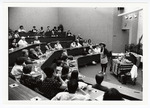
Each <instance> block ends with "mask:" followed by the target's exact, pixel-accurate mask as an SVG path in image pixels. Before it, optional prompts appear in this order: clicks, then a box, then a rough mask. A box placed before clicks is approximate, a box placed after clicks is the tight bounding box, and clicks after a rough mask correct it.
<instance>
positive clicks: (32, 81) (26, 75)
mask: <svg viewBox="0 0 150 108" xmlns="http://www.w3.org/2000/svg"><path fill="white" fill-rule="evenodd" d="M31 72H32V66H31V65H26V66H25V67H24V68H23V74H22V76H21V79H20V83H21V84H23V85H25V86H27V87H29V88H30V89H32V90H35V89H36V88H38V87H39V86H40V85H41V82H42V80H43V79H44V76H43V75H42V77H33V76H32V74H31Z"/></svg>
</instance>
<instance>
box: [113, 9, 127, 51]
mask: <svg viewBox="0 0 150 108" xmlns="http://www.w3.org/2000/svg"><path fill="white" fill-rule="evenodd" d="M128 40H129V30H122V17H118V9H117V8H114V11H113V41H112V51H113V52H118V53H119V52H124V51H125V45H126V44H128Z"/></svg>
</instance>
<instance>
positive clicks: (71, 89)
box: [67, 79, 78, 93]
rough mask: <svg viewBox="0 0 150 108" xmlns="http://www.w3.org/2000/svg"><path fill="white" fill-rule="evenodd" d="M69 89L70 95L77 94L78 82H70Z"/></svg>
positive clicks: (68, 83)
mask: <svg viewBox="0 0 150 108" xmlns="http://www.w3.org/2000/svg"><path fill="white" fill-rule="evenodd" d="M67 87H68V91H69V93H75V92H76V90H77V88H78V80H75V79H73V80H69V81H68V82H67Z"/></svg>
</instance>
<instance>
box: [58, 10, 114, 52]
mask: <svg viewBox="0 0 150 108" xmlns="http://www.w3.org/2000/svg"><path fill="white" fill-rule="evenodd" d="M58 13H59V14H58V15H59V17H58V18H59V19H58V21H59V23H61V24H63V25H64V28H65V30H71V32H72V33H73V34H75V35H77V34H81V35H82V37H83V38H84V39H91V40H92V42H93V43H100V42H105V43H106V45H107V48H108V49H109V50H112V34H113V8H59V10H58Z"/></svg>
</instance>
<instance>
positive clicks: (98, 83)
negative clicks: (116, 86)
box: [92, 74, 108, 91]
mask: <svg viewBox="0 0 150 108" xmlns="http://www.w3.org/2000/svg"><path fill="white" fill-rule="evenodd" d="M95 80H96V84H94V85H92V87H93V88H96V89H98V90H102V91H107V90H108V88H107V87H105V86H102V85H101V83H102V82H103V80H104V75H103V74H96V75H95Z"/></svg>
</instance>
